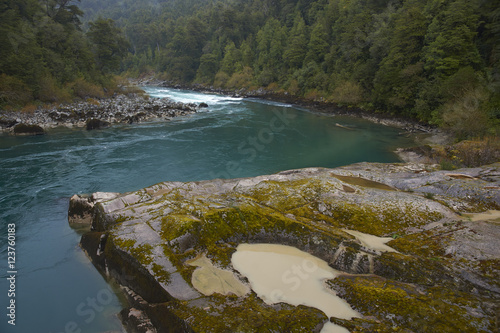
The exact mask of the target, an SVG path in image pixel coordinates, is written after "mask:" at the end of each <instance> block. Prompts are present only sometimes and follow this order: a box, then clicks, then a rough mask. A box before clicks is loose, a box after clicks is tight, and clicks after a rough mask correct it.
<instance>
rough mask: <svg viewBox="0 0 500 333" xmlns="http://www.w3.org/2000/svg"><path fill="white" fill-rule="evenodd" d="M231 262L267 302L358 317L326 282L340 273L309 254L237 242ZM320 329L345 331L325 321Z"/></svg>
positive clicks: (338, 315)
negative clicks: (303, 306)
mask: <svg viewBox="0 0 500 333" xmlns="http://www.w3.org/2000/svg"><path fill="white" fill-rule="evenodd" d="M231 262H232V264H233V267H234V268H235V269H236V270H237V271H239V272H240V273H241V274H243V275H244V276H245V277H247V278H248V280H249V281H250V285H251V287H252V290H253V291H255V293H257V295H258V296H259V297H260V298H261V299H262V300H263V301H264V302H265V303H267V304H276V303H280V302H284V303H288V304H291V305H306V306H310V307H314V308H317V309H319V310H321V311H323V312H324V313H325V314H326V315H327V316H328V317H329V318H330V317H336V318H340V319H351V318H353V317H359V316H360V314H359V313H358V312H356V311H355V310H353V309H352V308H351V306H350V305H349V304H348V303H347V302H346V301H344V300H343V299H342V298H340V297H338V296H337V295H336V294H335V292H334V291H333V290H331V289H328V288H327V287H326V285H325V280H327V279H334V278H336V277H337V276H338V275H339V274H341V273H342V272H340V271H337V270H335V269H333V268H331V267H330V266H328V264H327V263H326V262H325V261H323V260H321V259H319V258H317V257H315V256H313V255H311V254H309V253H306V252H303V251H300V250H299V249H297V248H294V247H291V246H285V245H276V244H240V245H239V246H238V247H237V249H236V252H235V253H234V254H233V256H232V258H231ZM322 332H323V333H326V332H332V333H333V332H339V333H340V332H348V331H347V330H346V329H344V328H343V327H340V326H337V325H334V324H332V323H327V325H325V327H324V328H323V330H322Z"/></svg>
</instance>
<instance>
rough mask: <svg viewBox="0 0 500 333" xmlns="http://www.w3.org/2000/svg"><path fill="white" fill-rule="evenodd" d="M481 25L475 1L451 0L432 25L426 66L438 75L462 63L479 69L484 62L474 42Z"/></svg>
mask: <svg viewBox="0 0 500 333" xmlns="http://www.w3.org/2000/svg"><path fill="white" fill-rule="evenodd" d="M478 26H479V15H478V14H477V8H476V6H475V2H474V1H469V0H456V1H448V4H447V6H446V7H445V9H444V10H442V11H440V12H438V14H437V15H436V16H434V19H433V20H432V23H431V24H430V25H429V30H428V33H427V35H426V44H427V45H426V46H425V47H424V49H423V51H424V56H423V57H424V62H425V69H426V70H427V71H428V72H429V73H433V74H435V75H438V76H449V75H451V74H453V73H455V72H456V71H457V70H458V69H459V68H461V67H467V66H472V67H473V68H476V69H478V68H479V65H480V64H481V59H480V55H479V52H478V49H477V47H476V45H475V37H476V35H477V28H478Z"/></svg>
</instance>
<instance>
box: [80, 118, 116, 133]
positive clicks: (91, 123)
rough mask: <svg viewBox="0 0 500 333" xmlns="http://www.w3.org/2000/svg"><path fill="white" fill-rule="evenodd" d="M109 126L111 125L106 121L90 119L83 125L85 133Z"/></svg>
mask: <svg viewBox="0 0 500 333" xmlns="http://www.w3.org/2000/svg"><path fill="white" fill-rule="evenodd" d="M110 125H111V124H110V123H109V122H107V121H104V120H101V119H95V118H92V119H89V120H87V122H86V123H85V128H86V129H87V131H90V130H95V129H103V128H106V127H109V126H110Z"/></svg>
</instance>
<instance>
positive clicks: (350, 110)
mask: <svg viewBox="0 0 500 333" xmlns="http://www.w3.org/2000/svg"><path fill="white" fill-rule="evenodd" d="M130 82H131V83H132V84H134V85H136V86H138V87H142V86H158V87H165V88H171V89H182V90H190V91H196V92H199V93H205V94H221V95H227V96H231V97H242V98H258V99H263V100H268V101H273V102H280V103H286V104H290V105H292V106H297V107H300V108H306V109H308V110H309V111H310V112H312V113H317V114H322V115H330V116H348V117H353V118H358V119H364V120H367V121H370V122H372V123H375V124H380V125H384V126H389V127H394V128H399V129H401V130H403V132H401V133H400V134H401V135H408V136H413V140H414V141H415V147H413V148H410V149H409V148H397V149H396V150H394V151H393V152H394V153H395V154H396V155H397V156H398V157H399V159H400V160H401V161H402V162H404V163H422V164H434V162H433V161H431V159H430V158H429V156H428V155H426V154H424V153H423V150H422V149H420V148H422V146H438V147H440V146H444V145H448V144H451V143H452V141H453V138H452V137H451V135H450V134H448V133H446V132H445V131H443V130H442V129H439V128H437V127H436V126H431V125H428V124H423V123H421V122H419V121H417V120H415V119H409V118H403V117H397V116H393V115H390V114H387V113H375V112H369V111H366V110H363V109H361V108H359V107H349V106H341V105H338V104H335V103H330V102H320V101H311V100H306V99H304V98H298V97H295V96H291V95H288V94H279V93H274V92H270V91H267V90H265V89H263V88H259V89H258V90H253V91H248V90H246V89H240V90H226V89H218V88H214V87H206V86H203V85H197V84H195V85H180V84H173V83H169V82H167V81H161V80H157V79H154V78H145V79H131V80H130Z"/></svg>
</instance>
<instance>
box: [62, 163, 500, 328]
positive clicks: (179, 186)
mask: <svg viewBox="0 0 500 333" xmlns="http://www.w3.org/2000/svg"><path fill="white" fill-rule="evenodd" d="M499 189H500V163H497V164H494V165H489V166H484V167H481V168H475V169H463V170H456V171H454V172H453V174H451V173H450V172H448V171H439V170H436V167H435V166H429V165H418V164H375V163H360V164H355V165H351V166H347V167H342V168H336V169H324V168H307V169H300V170H289V171H284V172H280V173H277V174H274V175H267V176H259V177H254V178H243V179H230V180H221V179H216V180H209V181H201V182H191V183H180V182H165V183H159V184H156V185H153V186H150V187H147V188H144V189H142V190H139V191H135V192H131V193H123V194H115V193H113V194H110V195H105V194H103V193H100V194H94V195H93V196H92V197H89V198H81V197H78V196H74V197H73V198H72V200H71V201H72V203H71V207H73V210H74V211H73V213H71V214H70V216H72V217H73V218H72V222H73V223H74V222H75V221H77V220H78V218H80V219H81V220H82V221H84V222H88V221H91V231H90V232H88V233H86V234H84V235H83V236H82V240H81V246H82V247H83V249H84V250H85V251H86V252H87V253H88V255H89V257H90V258H91V259H92V261H93V263H94V264H95V266H96V267H97V268H98V269H100V270H101V271H102V272H103V273H104V274H106V275H107V276H109V277H111V278H113V279H115V280H116V281H118V282H119V283H120V284H121V285H122V286H123V289H124V290H125V291H126V292H127V293H128V294H129V299H130V302H131V304H130V307H131V308H130V309H128V310H124V313H122V318H123V320H124V321H125V322H126V326H127V328H128V329H129V330H131V331H144V332H145V331H146V329H141V327H143V328H144V327H147V330H149V331H151V330H152V329H156V330H157V331H158V332H168V331H171V332H226V331H227V332H236V331H241V332H262V331H265V332H283V331H290V332H306V331H307V332H319V331H320V330H321V328H322V327H323V325H324V324H325V323H326V322H327V321H328V320H329V318H326V316H325V315H324V314H323V313H322V312H321V311H319V310H317V309H313V308H308V307H305V306H298V307H295V306H291V305H287V304H285V303H279V304H274V305H269V304H266V303H264V302H263V301H262V300H261V299H259V298H258V297H257V295H256V294H255V293H254V292H249V293H243V292H235V293H231V292H224V293H222V292H217V291H215V292H212V293H207V294H204V291H203V289H201V288H199V289H200V290H201V291H200V290H197V288H196V285H197V284H199V283H200V281H196V283H193V279H199V278H200V276H201V275H200V271H198V272H197V273H195V272H196V270H197V269H198V270H200V269H201V268H200V267H205V268H204V269H206V271H207V272H208V273H210V274H212V276H211V279H213V278H216V276H217V274H222V273H223V275H224V280H225V281H226V283H227V281H232V282H231V283H230V284H231V285H240V283H238V281H239V282H241V284H243V285H247V286H248V281H247V280H246V279H245V278H244V277H243V276H241V275H239V273H238V272H237V271H235V269H234V267H232V265H231V256H232V254H233V253H234V252H235V251H236V247H237V246H238V245H239V244H241V243H272V244H283V245H289V246H294V247H296V248H298V249H300V250H302V251H305V252H308V253H310V254H313V255H315V256H317V257H319V258H320V259H323V260H324V261H326V262H327V263H328V264H329V265H330V266H331V267H332V268H334V269H336V270H340V271H342V272H345V274H343V275H341V276H340V277H338V278H336V279H334V280H331V281H329V282H328V286H329V288H331V290H332V292H336V293H337V294H338V295H340V296H341V297H343V298H344V299H345V300H347V301H348V302H349V303H350V304H351V306H352V307H353V308H354V309H355V310H356V311H358V312H359V313H360V314H361V318H353V319H351V320H343V319H337V318H330V320H331V321H333V322H335V323H336V324H339V325H342V326H344V327H346V328H348V329H349V330H351V331H363V332H365V331H377V330H379V331H383V332H392V331H401V332H456V331H457V330H458V331H463V332H493V331H495V330H496V329H498V327H497V326H495V325H497V321H496V320H497V319H496V316H497V314H498V302H499V296H500V283H499V281H500V274H499V267H500V265H499V264H500V247H498V245H497V243H498V239H499V237H500V225H499V222H498V219H497V217H496V216H497V215H495V214H492V215H491V216H492V217H491V218H489V217H488V216H490V215H487V214H486V215H477V216H475V217H474V218H473V217H471V216H472V215H467V216H465V215H464V213H479V212H482V211H485V210H493V212H495V211H496V210H499V209H500V190H499ZM350 231H357V232H361V233H365V234H370V235H374V236H378V237H391V238H392V239H393V240H392V241H390V242H389V243H387V245H388V246H390V247H392V248H393V249H394V250H395V251H387V252H385V250H384V247H370V246H369V244H368V245H367V243H366V242H363V241H362V239H360V238H358V237H355V235H358V233H356V232H350ZM197 258H202V261H199V260H200V259H197ZM196 260H198V261H196ZM193 262H196V263H198V264H194V265H193V264H192V263H193ZM200 262H202V263H203V265H201V264H199V263H200ZM196 266H199V267H196ZM214 272H215V273H214ZM217 272H219V273H217ZM220 272H222V273H220ZM231 272H232V273H233V274H234V276H233V277H231V276H230V275H231ZM202 282H204V281H202ZM238 288H240V287H238ZM241 288H243V287H241ZM214 290H217V288H216V289H214ZM221 290H230V288H229V289H228V288H223V289H221ZM238 290H241V289H238ZM127 318H129V319H127ZM130 318H132V319H130ZM138 318H143V319H141V320H139V319H138ZM151 327H154V328H151Z"/></svg>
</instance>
